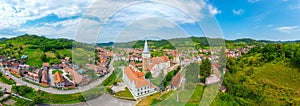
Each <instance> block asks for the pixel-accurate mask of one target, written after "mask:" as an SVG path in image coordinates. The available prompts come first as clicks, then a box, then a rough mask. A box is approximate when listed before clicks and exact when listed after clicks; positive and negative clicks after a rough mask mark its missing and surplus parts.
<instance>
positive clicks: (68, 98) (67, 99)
mask: <svg viewBox="0 0 300 106" xmlns="http://www.w3.org/2000/svg"><path fill="white" fill-rule="evenodd" d="M12 91H13V92H15V93H19V94H20V95H21V96H24V97H27V98H30V99H32V100H35V99H37V98H39V99H40V100H41V102H42V103H49V104H72V103H79V102H84V101H85V99H84V97H83V96H82V94H81V93H75V94H51V93H47V92H44V91H36V90H34V89H33V88H30V87H26V86H15V87H13V90H12Z"/></svg>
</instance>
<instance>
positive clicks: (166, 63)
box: [148, 56, 170, 78]
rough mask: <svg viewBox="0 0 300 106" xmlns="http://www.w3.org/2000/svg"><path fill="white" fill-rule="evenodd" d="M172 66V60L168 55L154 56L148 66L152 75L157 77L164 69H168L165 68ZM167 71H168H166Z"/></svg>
mask: <svg viewBox="0 0 300 106" xmlns="http://www.w3.org/2000/svg"><path fill="white" fill-rule="evenodd" d="M168 67H170V60H169V57H168V56H161V57H155V58H152V63H151V65H150V66H149V67H148V71H150V72H151V74H152V77H154V78H155V77H157V76H159V74H160V73H161V72H162V71H167V70H165V69H166V68H168ZM164 73H167V72H164Z"/></svg>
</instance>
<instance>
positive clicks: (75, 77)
mask: <svg viewBox="0 0 300 106" xmlns="http://www.w3.org/2000/svg"><path fill="white" fill-rule="evenodd" d="M64 71H66V72H67V73H69V75H70V76H71V78H72V79H73V82H74V83H75V84H79V83H80V82H81V81H82V79H83V76H82V75H80V74H79V73H77V72H76V71H75V70H73V69H72V68H70V66H68V65H65V67H64Z"/></svg>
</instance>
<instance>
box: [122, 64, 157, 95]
mask: <svg viewBox="0 0 300 106" xmlns="http://www.w3.org/2000/svg"><path fill="white" fill-rule="evenodd" d="M144 76H145V75H144V73H143V72H140V71H139V70H136V69H134V68H133V67H130V66H127V67H124V69H123V81H124V82H125V84H126V86H127V87H128V89H129V91H130V92H131V94H132V95H133V96H134V98H136V99H137V98H141V97H144V96H148V95H151V94H153V93H155V92H156V86H154V85H153V84H152V83H151V82H150V80H147V79H145V77H144Z"/></svg>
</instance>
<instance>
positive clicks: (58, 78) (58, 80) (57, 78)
mask: <svg viewBox="0 0 300 106" xmlns="http://www.w3.org/2000/svg"><path fill="white" fill-rule="evenodd" d="M54 79H55V86H56V87H58V88H60V87H64V86H65V80H64V78H63V76H62V75H61V74H60V73H59V72H56V73H55V74H54Z"/></svg>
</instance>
